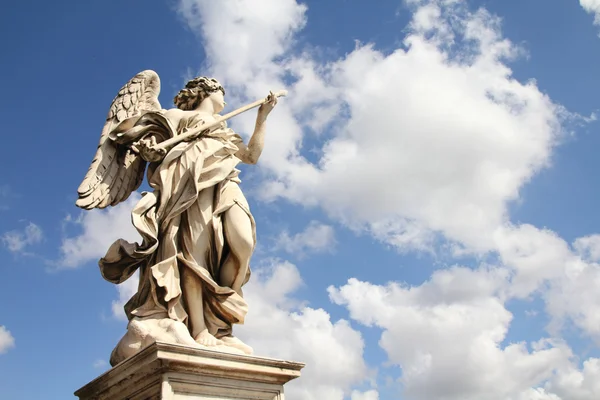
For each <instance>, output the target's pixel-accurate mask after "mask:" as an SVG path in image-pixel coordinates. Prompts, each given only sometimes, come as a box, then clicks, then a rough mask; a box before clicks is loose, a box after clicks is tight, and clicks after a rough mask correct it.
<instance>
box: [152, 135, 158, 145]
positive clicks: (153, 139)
mask: <svg viewBox="0 0 600 400" xmlns="http://www.w3.org/2000/svg"><path fill="white" fill-rule="evenodd" d="M150 143H151V144H152V146H156V145H157V144H158V143H156V136H152V138H151V139H150Z"/></svg>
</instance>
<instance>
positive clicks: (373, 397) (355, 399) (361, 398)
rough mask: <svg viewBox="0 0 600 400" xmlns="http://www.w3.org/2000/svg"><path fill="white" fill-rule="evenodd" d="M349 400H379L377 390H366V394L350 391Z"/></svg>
mask: <svg viewBox="0 0 600 400" xmlns="http://www.w3.org/2000/svg"><path fill="white" fill-rule="evenodd" d="M350 400H379V393H378V392H377V390H368V391H366V392H359V391H358V390H354V391H352V396H351V397H350Z"/></svg>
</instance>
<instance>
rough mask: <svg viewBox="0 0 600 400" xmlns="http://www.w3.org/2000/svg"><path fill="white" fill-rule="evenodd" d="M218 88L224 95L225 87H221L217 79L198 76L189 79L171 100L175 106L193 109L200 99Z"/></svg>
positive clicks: (182, 108)
mask: <svg viewBox="0 0 600 400" xmlns="http://www.w3.org/2000/svg"><path fill="white" fill-rule="evenodd" d="M219 90H220V91H221V92H223V95H225V89H223V86H221V84H220V83H219V81H218V80H216V79H214V78H207V77H206V76H199V77H197V78H194V79H192V80H191V81H189V82H188V83H187V84H186V85H185V88H183V89H181V90H180V91H179V93H177V96H175V98H174V99H173V102H174V103H175V107H177V108H179V109H180V110H184V111H189V110H194V109H195V108H196V107H198V105H199V104H200V103H202V100H204V99H205V98H207V97H208V96H210V94H211V93H214V92H217V91H219Z"/></svg>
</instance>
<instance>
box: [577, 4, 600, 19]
mask: <svg viewBox="0 0 600 400" xmlns="http://www.w3.org/2000/svg"><path fill="white" fill-rule="evenodd" d="M579 4H581V7H583V9H584V10H585V11H587V12H588V13H590V14H593V15H594V24H596V25H600V0H579Z"/></svg>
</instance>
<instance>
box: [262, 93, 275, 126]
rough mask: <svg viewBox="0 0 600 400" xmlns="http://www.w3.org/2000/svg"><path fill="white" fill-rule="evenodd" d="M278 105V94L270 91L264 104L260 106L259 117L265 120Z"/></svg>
mask: <svg viewBox="0 0 600 400" xmlns="http://www.w3.org/2000/svg"><path fill="white" fill-rule="evenodd" d="M276 105H277V96H275V94H274V93H273V92H269V95H268V96H267V98H266V101H265V103H264V104H262V105H261V106H260V107H259V108H258V119H259V120H261V121H264V120H266V119H267V116H268V115H269V114H270V113H271V111H273V108H275V106H276Z"/></svg>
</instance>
